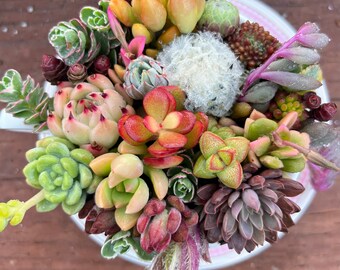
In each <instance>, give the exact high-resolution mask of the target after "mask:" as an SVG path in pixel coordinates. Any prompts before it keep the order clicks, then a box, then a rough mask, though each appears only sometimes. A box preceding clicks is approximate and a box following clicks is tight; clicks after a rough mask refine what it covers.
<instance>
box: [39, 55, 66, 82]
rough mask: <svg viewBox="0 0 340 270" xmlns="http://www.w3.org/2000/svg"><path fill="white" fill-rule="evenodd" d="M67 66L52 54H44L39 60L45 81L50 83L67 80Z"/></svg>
mask: <svg viewBox="0 0 340 270" xmlns="http://www.w3.org/2000/svg"><path fill="white" fill-rule="evenodd" d="M67 69H68V66H66V65H65V63H64V62H63V61H62V60H60V59H58V58H56V57H54V56H53V55H48V54H44V55H43V57H42V61H41V70H42V74H43V76H44V77H45V79H46V81H48V82H50V83H51V84H52V85H57V84H58V82H60V81H64V80H67V76H66V73H67Z"/></svg>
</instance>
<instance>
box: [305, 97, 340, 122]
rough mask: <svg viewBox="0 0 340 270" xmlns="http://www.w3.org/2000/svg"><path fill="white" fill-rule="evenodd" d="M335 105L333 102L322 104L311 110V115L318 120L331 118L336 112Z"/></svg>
mask: <svg viewBox="0 0 340 270" xmlns="http://www.w3.org/2000/svg"><path fill="white" fill-rule="evenodd" d="M337 109H338V108H337V105H336V103H334V102H328V103H324V104H322V105H321V106H320V107H319V108H317V109H315V110H312V111H311V116H312V117H313V118H314V119H315V120H318V121H329V120H332V119H333V117H334V116H335V114H336V112H337Z"/></svg>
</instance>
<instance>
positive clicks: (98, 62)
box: [93, 55, 111, 75]
mask: <svg viewBox="0 0 340 270" xmlns="http://www.w3.org/2000/svg"><path fill="white" fill-rule="evenodd" d="M109 68H111V61H110V58H109V57H107V56H106V55H99V56H98V57H97V58H96V59H95V60H94V62H93V70H94V72H95V73H99V74H103V75H107V74H108V70H109Z"/></svg>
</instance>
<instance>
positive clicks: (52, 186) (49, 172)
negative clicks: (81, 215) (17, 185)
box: [23, 137, 101, 215]
mask: <svg viewBox="0 0 340 270" xmlns="http://www.w3.org/2000/svg"><path fill="white" fill-rule="evenodd" d="M26 158H27V160H28V162H29V163H28V164H27V165H26V166H25V168H24V169H23V173H24V175H25V177H26V182H27V183H28V184H29V185H30V186H32V187H34V188H37V189H41V190H42V191H43V196H44V200H42V201H41V202H39V203H38V204H37V210H38V211H40V212H45V211H51V210H53V209H54V208H56V207H57V206H58V205H59V204H61V206H62V208H63V210H64V212H66V213H67V214H69V215H73V214H75V213H77V212H78V211H79V210H80V209H81V208H82V207H83V206H84V204H85V201H86V194H87V193H94V191H95V189H96V187H97V185H98V184H99V182H100V180H101V179H100V178H99V177H98V176H95V175H94V174H93V173H92V171H91V169H90V168H89V167H88V165H89V163H90V162H91V161H92V160H93V159H94V157H93V156H92V154H91V153H90V152H88V151H87V150H84V149H75V148H74V146H73V144H71V143H70V142H69V141H67V140H65V139H61V138H57V137H47V138H44V139H42V140H39V141H38V142H37V147H35V148H33V149H31V150H29V151H27V152H26Z"/></svg>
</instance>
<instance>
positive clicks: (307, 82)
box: [242, 22, 329, 96]
mask: <svg viewBox="0 0 340 270" xmlns="http://www.w3.org/2000/svg"><path fill="white" fill-rule="evenodd" d="M319 31H320V29H319V27H318V26H317V25H316V24H315V23H310V22H307V23H305V24H304V25H303V26H302V27H300V29H299V30H298V31H297V33H296V34H295V35H294V36H293V37H292V38H291V39H289V40H288V41H287V42H285V43H284V44H283V45H282V46H281V48H280V49H278V50H277V51H276V52H274V53H273V54H272V55H271V57H269V58H268V60H267V61H266V62H265V63H264V64H263V65H261V66H260V67H258V68H257V69H255V70H254V71H253V72H252V73H250V75H249V76H248V77H247V80H246V81H245V83H244V86H243V90H242V94H243V96H244V95H246V93H247V91H248V89H249V88H250V87H251V86H252V85H253V84H254V83H255V82H256V81H258V80H259V79H264V80H267V81H272V82H274V83H276V84H279V85H282V86H285V87H289V88H290V89H292V90H312V89H316V88H318V87H319V86H321V83H320V82H319V81H318V80H316V79H314V78H312V77H308V76H306V75H302V74H296V73H293V72H290V71H282V66H281V65H278V64H275V62H274V61H275V60H277V59H279V58H283V59H285V61H284V62H285V63H286V65H287V64H289V65H288V66H294V64H299V65H311V64H314V63H317V62H318V61H319V59H320V55H319V53H318V52H317V51H316V50H318V49H322V48H324V47H325V46H327V44H328V42H329V38H328V36H327V35H325V34H323V33H319ZM287 60H288V61H287ZM278 61H280V62H281V64H282V60H278ZM286 65H285V66H286ZM271 66H272V67H271ZM274 66H276V67H278V66H281V67H280V69H279V70H277V69H276V68H274Z"/></svg>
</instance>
